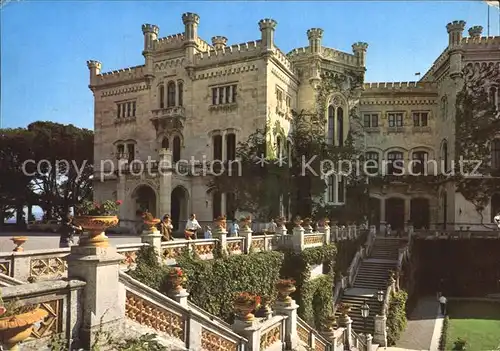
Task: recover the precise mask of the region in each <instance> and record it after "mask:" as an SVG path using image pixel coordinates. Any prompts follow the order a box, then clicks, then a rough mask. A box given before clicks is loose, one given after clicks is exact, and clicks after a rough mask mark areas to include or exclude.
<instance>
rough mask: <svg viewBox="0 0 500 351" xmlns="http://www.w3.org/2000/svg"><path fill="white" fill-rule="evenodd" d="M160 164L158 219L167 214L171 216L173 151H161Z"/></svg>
mask: <svg viewBox="0 0 500 351" xmlns="http://www.w3.org/2000/svg"><path fill="white" fill-rule="evenodd" d="M159 159H160V160H159V163H158V174H159V177H158V182H159V192H158V197H159V199H158V204H159V206H158V212H159V213H158V217H160V218H161V217H163V216H164V215H165V214H167V213H168V214H170V209H171V206H172V204H171V199H170V195H171V193H172V151H170V150H167V149H160V151H159Z"/></svg>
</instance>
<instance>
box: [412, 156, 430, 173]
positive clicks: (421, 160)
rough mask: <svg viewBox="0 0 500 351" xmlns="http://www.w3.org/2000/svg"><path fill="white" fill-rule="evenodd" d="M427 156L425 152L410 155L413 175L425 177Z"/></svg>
mask: <svg viewBox="0 0 500 351" xmlns="http://www.w3.org/2000/svg"><path fill="white" fill-rule="evenodd" d="M428 158H429V154H428V153H427V152H425V151H415V152H414V153H413V154H412V164H413V167H412V168H413V175H425V171H426V164H427V160H428Z"/></svg>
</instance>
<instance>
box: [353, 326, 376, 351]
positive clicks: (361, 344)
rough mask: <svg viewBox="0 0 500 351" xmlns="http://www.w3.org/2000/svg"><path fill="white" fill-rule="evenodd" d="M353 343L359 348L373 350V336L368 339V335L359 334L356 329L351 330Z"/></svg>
mask: <svg viewBox="0 0 500 351" xmlns="http://www.w3.org/2000/svg"><path fill="white" fill-rule="evenodd" d="M351 337H352V344H351V346H352V347H354V348H356V349H358V350H367V351H371V339H370V338H371V336H369V338H368V340H366V335H359V334H357V333H356V332H355V331H354V330H353V331H352V332H351Z"/></svg>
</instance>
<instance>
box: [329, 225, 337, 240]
mask: <svg viewBox="0 0 500 351" xmlns="http://www.w3.org/2000/svg"><path fill="white" fill-rule="evenodd" d="M330 230H331V233H332V234H331V235H332V239H333V241H335V242H337V241H339V226H338V225H336V224H334V225H332V226H331V228H330Z"/></svg>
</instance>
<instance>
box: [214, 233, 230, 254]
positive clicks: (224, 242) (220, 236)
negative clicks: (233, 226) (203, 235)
mask: <svg viewBox="0 0 500 351" xmlns="http://www.w3.org/2000/svg"><path fill="white" fill-rule="evenodd" d="M212 236H213V238H214V239H218V240H219V245H220V247H221V251H222V252H223V253H227V231H226V229H224V228H222V227H219V228H216V229H215V231H214V233H213V235H212Z"/></svg>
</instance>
